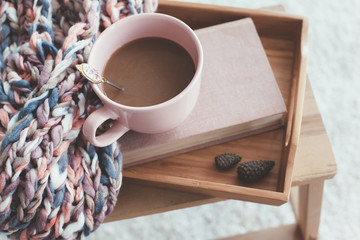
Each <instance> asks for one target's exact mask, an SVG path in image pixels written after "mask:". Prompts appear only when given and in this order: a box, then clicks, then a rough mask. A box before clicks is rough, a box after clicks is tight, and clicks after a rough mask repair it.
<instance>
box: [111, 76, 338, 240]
mask: <svg viewBox="0 0 360 240" xmlns="http://www.w3.org/2000/svg"><path fill="white" fill-rule="evenodd" d="M336 169H337V167H336V162H335V159H334V156H333V153H332V150H331V146H330V142H329V139H328V137H327V134H326V131H325V128H324V125H323V122H322V119H321V116H320V113H319V110H318V108H317V105H316V101H315V98H314V95H313V92H312V90H311V87H310V83H309V82H307V88H306V95H305V102H304V114H303V120H302V128H301V135H300V144H299V146H298V150H297V153H296V158H295V166H294V172H293V180H292V186H293V188H292V192H291V195H290V199H291V200H290V201H291V204H292V207H293V210H294V213H295V216H296V219H297V225H291V226H284V227H282V228H281V231H279V229H278V228H277V229H272V230H271V229H270V230H269V229H268V230H264V231H262V232H259V233H251V234H250V235H249V239H255V237H256V239H262V237H264V238H265V236H268V235H269V234H276V237H277V239H300V236H303V239H309V240H310V239H316V238H317V234H318V229H319V224H320V213H321V203H322V195H323V190H324V181H325V180H326V179H330V178H332V177H333V176H334V175H335V174H336ZM125 180H126V179H125ZM221 200H225V199H221V198H215V197H211V196H206V195H200V194H194V193H190V192H180V191H175V190H169V189H162V188H157V187H152V186H146V185H141V184H135V183H131V182H126V181H125V182H124V183H123V187H122V190H121V194H120V196H119V200H118V203H117V206H116V208H115V210H114V212H113V213H112V214H111V215H110V216H109V217H108V218H107V219H106V221H116V220H120V219H127V218H134V217H138V216H143V215H148V214H153V213H160V212H164V211H169V210H174V209H180V208H185V207H190V206H197V205H201V204H206V203H211V202H216V201H221ZM297 226H299V228H300V230H301V233H302V235H300V232H299V231H297ZM273 236H274V235H273ZM237 237H239V236H237ZM229 239H230V238H229ZM231 239H237V238H236V237H234V238H231ZM239 239H240V237H239ZM241 239H247V238H245V236H241ZM274 239H275V238H274Z"/></svg>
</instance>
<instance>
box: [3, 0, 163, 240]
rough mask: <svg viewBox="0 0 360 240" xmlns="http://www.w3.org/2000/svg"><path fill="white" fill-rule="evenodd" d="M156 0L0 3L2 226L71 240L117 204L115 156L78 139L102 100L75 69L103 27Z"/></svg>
mask: <svg viewBox="0 0 360 240" xmlns="http://www.w3.org/2000/svg"><path fill="white" fill-rule="evenodd" d="M156 7H157V1H154V0H129V1H122V0H102V1H100V0H99V1H98V0H52V1H51V2H50V0H17V1H15V0H0V22H1V27H0V70H1V75H0V151H1V153H0V231H1V233H2V234H6V235H9V237H12V238H19V239H78V238H80V237H81V236H83V235H85V236H87V235H88V234H90V233H91V232H92V231H94V230H96V229H97V228H98V227H99V225H100V224H101V223H102V222H103V220H104V218H105V216H107V215H108V214H110V213H111V212H112V210H113V208H114V206H115V204H116V200H117V195H118V193H119V190H120V187H121V181H122V174H121V171H122V155H121V152H120V150H119V146H118V144H117V143H116V142H115V143H113V144H111V145H109V146H107V147H104V148H96V147H94V146H92V145H91V144H89V143H88V142H87V141H86V140H85V139H83V137H82V135H81V134H80V132H81V127H82V124H83V122H84V120H85V119H86V117H87V116H88V115H89V114H90V113H91V112H92V111H94V110H95V109H96V108H98V107H100V106H101V102H100V101H99V99H98V98H97V96H96V95H95V94H94V92H93V91H92V89H91V87H90V85H89V84H88V82H87V81H86V80H85V79H84V78H83V77H81V75H80V74H79V72H77V71H76V69H75V67H74V66H75V65H76V64H79V63H82V62H86V61H87V57H88V54H89V52H90V50H91V47H92V45H93V43H94V41H95V39H96V37H97V35H98V34H100V32H101V31H103V30H104V29H105V28H107V27H108V26H110V25H111V24H112V23H114V22H116V21H118V20H120V19H121V18H124V17H126V16H128V15H131V14H137V13H142V12H153V11H155V9H156Z"/></svg>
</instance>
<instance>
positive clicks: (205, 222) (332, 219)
mask: <svg viewBox="0 0 360 240" xmlns="http://www.w3.org/2000/svg"><path fill="white" fill-rule="evenodd" d="M192 2H195V1H192ZM197 2H202V3H213V4H218V5H230V6H238V7H248V8H258V7H263V6H269V5H274V4H282V5H283V6H284V7H285V8H286V10H287V12H289V13H295V14H299V15H304V16H308V17H309V19H310V34H309V44H310V49H309V65H308V74H309V77H310V82H311V84H312V87H313V90H314V94H315V97H316V100H317V102H318V105H319V108H320V112H321V114H322V117H323V120H324V123H325V127H326V130H327V132H328V135H329V138H330V141H331V144H332V147H333V151H334V154H335V158H336V160H337V164H338V174H337V175H336V176H335V178H334V179H332V180H328V181H326V183H325V193H324V200H323V207H322V215H321V225H320V230H319V234H320V235H319V239H320V240H333V239H334V240H342V239H344V240H353V239H354V240H355V239H359V236H360V227H359V223H360V207H359V204H360V184H359V183H360V174H359V172H360V159H359V156H360V131H359V129H360V97H359V91H360V79H359V76H360V40H359V39H360V14H359V11H360V1H357V0H353V1H350V0H343V1H337V0H328V1H314V0H302V1H295V0H287V1H285V0H284V1H281V0H277V1H276V0H271V1H269V0H267V1H264V0H263V1H261V0H252V1H249V0H237V1H236V0H233V1H231V0H223V1H221V0H207V1H200V0H198V1H197ZM293 222H295V220H294V216H293V214H292V211H291V206H290V205H289V204H285V205H283V206H281V207H273V206H264V205H259V204H253V203H247V202H240V201H225V202H220V203H215V204H209V205H204V206H199V207H193V208H189V209H184V210H176V211H172V212H167V213H162V214H155V215H151V216H146V217H139V218H136V219H131V220H124V221H118V222H113V223H106V224H103V225H102V226H101V227H100V229H99V230H97V231H96V232H95V233H93V235H92V236H90V237H89V239H100V238H103V239H157V240H160V239H171V240H172V239H182V240H183V239H214V238H221V237H226V236H231V235H236V234H240V233H245V232H249V231H256V230H258V229H262V228H268V227H275V226H278V225H281V224H284V223H293Z"/></svg>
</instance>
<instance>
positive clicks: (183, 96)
mask: <svg viewBox="0 0 360 240" xmlns="http://www.w3.org/2000/svg"><path fill="white" fill-rule="evenodd" d="M144 37H162V38H166V39H169V40H172V41H174V42H176V43H178V44H179V45H181V46H182V47H183V48H185V49H186V50H187V52H188V53H189V54H190V56H191V58H192V60H193V62H194V65H195V69H196V71H195V75H194V77H193V79H192V80H191V82H190V83H189V85H188V86H187V87H186V88H185V89H184V90H183V91H182V92H181V93H180V94H178V95H177V96H175V97H173V98H171V99H170V100H168V101H165V102H163V103H160V104H157V105H153V106H147V107H132V106H126V105H122V104H119V103H117V102H114V101H112V100H111V99H109V98H108V97H107V96H106V95H105V94H104V93H103V92H102V90H101V87H100V86H99V85H98V84H95V83H92V88H93V89H94V91H95V93H96V94H97V95H98V96H99V98H100V99H101V101H102V102H103V104H104V106H103V107H102V108H99V109H97V110H96V111H94V112H93V113H91V114H90V115H89V116H88V118H87V119H86V121H85V123H84V126H83V134H84V136H85V137H86V138H87V139H88V141H89V142H91V143H92V144H94V145H95V146H99V147H103V146H107V145H109V144H111V143H113V142H115V141H116V140H117V139H119V138H120V137H121V136H122V135H123V134H125V133H126V132H127V131H129V130H134V131H138V132H142V133H160V132H164V131H168V130H170V129H172V128H174V127H176V126H178V125H179V124H180V123H181V122H183V121H184V120H185V119H186V117H187V116H188V115H189V114H190V113H191V111H192V109H193V108H194V106H195V103H196V101H197V98H198V95H199V90H200V75H201V71H202V66H203V52H202V47H201V44H200V41H199V39H198V38H197V36H196V35H195V33H194V32H193V30H192V29H191V28H190V27H189V26H187V25H186V24H185V23H183V22H182V21H180V20H179V19H176V18H174V17H171V16H168V15H164V14H159V13H145V14H139V15H133V16H130V17H127V18H124V19H122V20H120V21H118V22H116V23H114V24H113V25H111V26H110V27H109V28H107V29H106V30H105V31H104V32H103V33H102V34H101V35H100V37H99V38H98V39H97V40H96V41H95V43H94V46H93V48H92V49H91V52H90V55H89V59H88V64H89V65H90V66H92V67H93V68H95V69H96V70H97V71H99V72H103V69H104V67H105V64H106V62H107V60H108V59H109V58H110V56H111V55H112V53H113V52H114V51H116V50H117V49H118V48H120V47H121V46H122V45H124V44H125V43H128V42H130V41H132V40H135V39H139V38H144ZM108 119H114V120H115V123H114V124H113V125H112V127H111V128H110V129H108V130H107V131H106V132H105V133H102V134H101V135H98V136H97V135H96V130H97V128H98V127H99V126H100V125H101V124H102V123H104V122H105V121H106V120H108Z"/></svg>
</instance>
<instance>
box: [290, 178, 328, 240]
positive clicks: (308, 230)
mask: <svg viewBox="0 0 360 240" xmlns="http://www.w3.org/2000/svg"><path fill="white" fill-rule="evenodd" d="M323 192H324V181H322V180H319V181H316V182H312V183H309V184H306V185H300V186H298V187H294V188H293V189H292V192H291V195H290V201H291V204H292V207H293V209H294V213H295V217H296V220H297V222H298V225H299V227H300V230H301V233H302V236H303V239H304V240H315V239H317V238H318V231H319V225H320V214H321V204H322V197H323Z"/></svg>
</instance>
